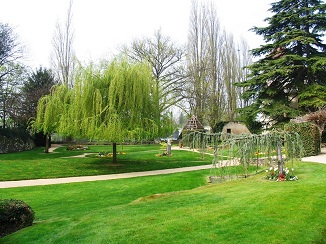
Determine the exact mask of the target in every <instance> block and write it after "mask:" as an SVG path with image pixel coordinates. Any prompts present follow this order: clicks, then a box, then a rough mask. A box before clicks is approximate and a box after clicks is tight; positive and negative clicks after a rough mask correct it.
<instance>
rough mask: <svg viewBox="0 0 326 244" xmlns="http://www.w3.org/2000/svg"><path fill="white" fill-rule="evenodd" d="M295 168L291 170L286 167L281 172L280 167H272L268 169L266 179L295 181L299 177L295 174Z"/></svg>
mask: <svg viewBox="0 0 326 244" xmlns="http://www.w3.org/2000/svg"><path fill="white" fill-rule="evenodd" d="M293 171H294V169H293V168H292V169H291V170H289V169H288V168H285V169H284V170H283V172H279V170H278V167H270V169H269V170H268V169H266V173H267V175H266V179H268V180H276V181H294V180H298V179H299V178H298V177H297V176H295V175H294V174H293Z"/></svg>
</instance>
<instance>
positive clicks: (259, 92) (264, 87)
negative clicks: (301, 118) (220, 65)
mask: <svg viewBox="0 0 326 244" xmlns="http://www.w3.org/2000/svg"><path fill="white" fill-rule="evenodd" d="M270 11H271V12H272V13H273V14H274V15H273V16H272V17H270V18H267V19H266V21H267V23H268V26H267V27H262V28H259V27H254V28H253V31H255V32H256V34H258V35H261V36H263V37H264V40H265V41H266V44H265V45H263V46H261V47H260V48H256V49H253V55H254V56H256V57H261V58H260V60H259V61H257V62H255V63H254V64H253V65H251V66H249V69H250V71H251V75H250V78H249V79H248V80H247V81H246V82H244V83H243V84H242V85H243V86H244V87H246V88H247V90H246V91H245V93H244V97H245V98H246V99H247V100H249V99H250V100H252V104H251V105H250V106H248V107H246V108H245V110H244V111H245V112H247V114H248V115H250V116H255V117H256V115H257V114H259V113H260V114H262V115H264V116H265V119H266V123H272V124H274V123H280V122H286V121H288V120H289V119H290V118H293V117H295V116H297V115H298V114H299V113H301V112H308V111H315V110H316V109H317V108H316V107H315V106H313V105H312V104H311V103H310V102H309V100H310V99H312V98H313V99H315V101H318V97H319V98H320V94H325V93H324V92H322V93H319V92H317V94H319V95H314V94H316V93H315V91H317V90H319V91H322V90H323V87H324V86H325V85H326V52H325V51H326V45H325V44H323V43H322V37H323V35H324V33H325V30H326V21H325V19H326V14H325V11H326V4H324V3H323V2H322V1H319V0H296V1H286V0H281V1H278V2H275V3H272V7H271V9H270ZM321 96H323V95H321ZM323 100H324V101H325V97H324V98H323ZM319 104H320V105H323V104H324V103H323V102H322V103H319Z"/></svg>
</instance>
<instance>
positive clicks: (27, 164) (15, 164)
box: [0, 145, 212, 181]
mask: <svg viewBox="0 0 326 244" xmlns="http://www.w3.org/2000/svg"><path fill="white" fill-rule="evenodd" d="M111 150H112V148H111V146H90V147H89V150H85V151H67V150H66V147H61V148H58V149H56V150H55V152H54V153H49V154H45V153H44V152H43V149H42V148H36V149H34V150H31V151H25V152H20V153H11V154H0V168H1V170H0V181H6V180H23V179H41V178H59V177H72V176H90V175H105V174H116V173H127V172H135V171H149V170H158V169H168V168H179V167H187V166H195V165H205V164H210V163H211V162H212V157H211V156H209V155H205V157H202V155H200V154H199V153H195V152H188V151H179V150H175V151H173V152H172V153H173V154H172V156H164V157H158V156H156V155H157V154H160V153H162V149H161V148H160V145H140V146H139V145H138V146H124V147H123V148H122V147H121V146H118V148H117V150H118V152H121V151H124V152H125V153H126V154H122V155H118V163H117V164H112V158H99V157H97V156H96V155H97V154H98V153H99V152H110V151H111ZM83 153H93V154H92V155H89V156H87V157H85V158H69V157H71V156H76V155H81V154H83Z"/></svg>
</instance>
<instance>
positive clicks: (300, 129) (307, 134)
mask: <svg viewBox="0 0 326 244" xmlns="http://www.w3.org/2000/svg"><path fill="white" fill-rule="evenodd" d="M284 129H285V130H286V131H289V132H297V133H298V134H299V135H300V138H301V140H302V142H303V147H304V149H305V155H304V156H305V157H307V156H314V155H318V154H319V153H320V145H321V142H320V132H319V129H318V127H317V126H316V125H315V124H313V123H310V122H304V123H289V124H287V125H285V128H284Z"/></svg>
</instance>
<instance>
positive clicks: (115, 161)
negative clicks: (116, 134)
mask: <svg viewBox="0 0 326 244" xmlns="http://www.w3.org/2000/svg"><path fill="white" fill-rule="evenodd" d="M112 149H113V157H112V163H114V164H115V163H117V143H116V142H113V145H112Z"/></svg>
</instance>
